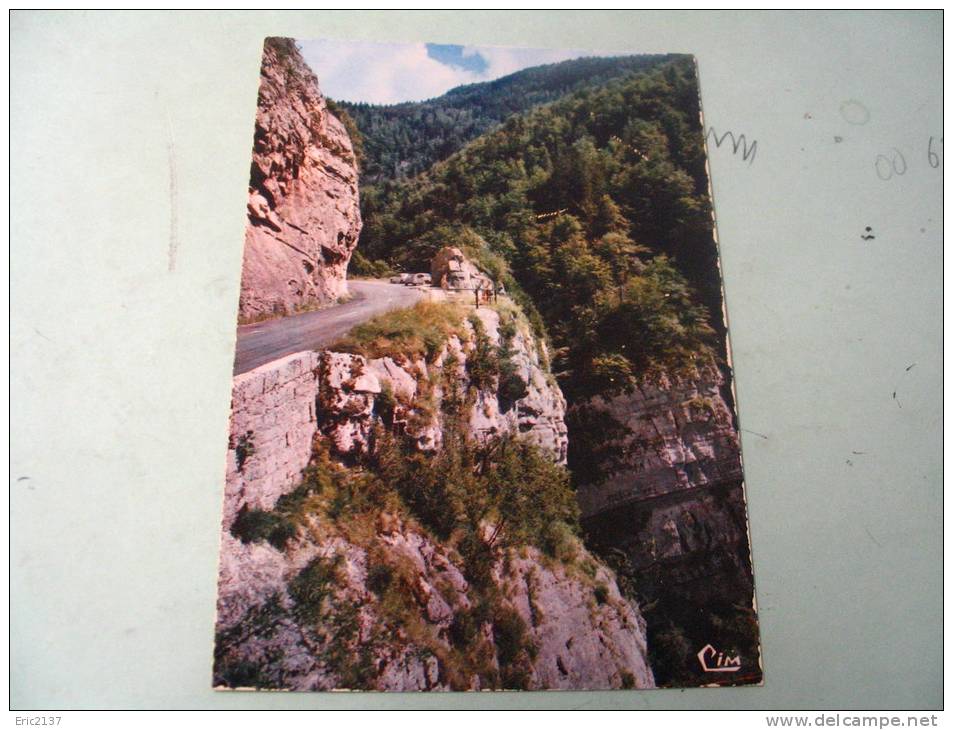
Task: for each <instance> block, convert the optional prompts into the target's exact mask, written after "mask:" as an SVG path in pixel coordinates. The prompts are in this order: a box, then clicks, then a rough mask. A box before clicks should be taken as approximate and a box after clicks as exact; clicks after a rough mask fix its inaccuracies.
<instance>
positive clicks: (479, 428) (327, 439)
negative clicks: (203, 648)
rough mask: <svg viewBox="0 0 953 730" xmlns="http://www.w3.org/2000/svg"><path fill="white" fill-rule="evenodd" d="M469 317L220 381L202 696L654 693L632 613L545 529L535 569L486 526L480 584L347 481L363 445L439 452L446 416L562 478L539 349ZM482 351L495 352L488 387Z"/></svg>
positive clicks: (486, 320)
mask: <svg viewBox="0 0 953 730" xmlns="http://www.w3.org/2000/svg"><path fill="white" fill-rule="evenodd" d="M447 306H450V307H454V306H455V305H447ZM457 310H458V311H462V312H466V310H463V309H462V308H457ZM457 310H455V311H457ZM469 312H470V316H469V317H467V316H463V315H461V320H460V322H459V323H458V324H459V326H458V327H456V328H455V329H454V330H453V332H452V333H448V334H447V336H446V338H445V340H444V341H443V342H442V343H441V344H440V345H439V346H438V347H436V349H434V350H432V351H431V352H429V353H426V354H422V353H419V352H408V353H401V352H396V351H393V349H392V348H391V349H390V350H389V352H388V354H386V355H383V356H376V357H375V356H371V355H372V354H374V353H367V352H365V353H361V352H357V351H355V350H356V349H358V348H355V347H353V346H352V347H351V348H348V349H350V350H352V351H350V352H336V351H328V352H323V353H300V354H298V355H295V356H291V357H289V358H285V359H284V360H281V361H278V362H276V363H272V364H270V365H267V366H264V367H262V368H258V369H257V370H254V371H252V372H250V373H247V374H245V375H242V376H238V377H236V378H235V383H234V388H233V416H232V425H231V435H230V444H229V446H230V449H229V465H228V478H227V482H228V484H227V488H226V508H225V519H224V521H223V525H222V527H223V530H222V558H221V564H220V575H219V612H218V624H217V637H216V665H215V666H216V668H215V681H216V684H218V685H222V686H232V687H261V688H269V687H271V688H290V689H312V690H314V689H332V688H342V687H348V688H355V689H379V690H441V689H443V690H446V689H457V690H459V689H488V688H500V687H510V688H514V687H522V688H612V687H616V688H619V687H651V686H654V680H653V676H652V672H651V669H650V668H649V664H648V659H647V647H646V639H645V622H644V621H643V619H642V617H641V615H640V613H639V610H638V607H637V605H636V604H635V603H634V602H633V601H632V600H631V599H628V598H625V597H623V596H622V595H621V593H620V592H619V589H618V587H617V585H616V582H615V576H614V575H613V574H612V572H611V571H610V570H609V569H608V568H607V567H606V566H605V565H604V564H602V563H601V562H599V561H598V560H596V559H595V558H593V557H592V556H591V555H590V554H589V553H588V552H587V551H586V549H585V548H584V547H583V546H582V544H581V542H580V541H579V540H578V538H576V537H574V536H573V535H572V534H571V533H569V532H567V531H563V532H560V531H558V530H557V531H556V532H555V533H554V535H555V537H554V538H553V540H551V541H550V542H549V543H547V545H548V547H549V551H548V552H544V551H543V550H541V549H539V548H537V547H533V546H531V545H528V544H525V545H522V546H520V545H517V544H513V543H507V544H505V545H504V544H503V543H502V542H500V543H498V544H497V543H495V542H494V540H495V536H496V535H495V533H496V532H497V531H498V529H499V525H497V527H495V528H494V526H493V525H491V524H486V525H485V526H483V527H481V530H483V535H482V540H483V543H484V544H485V545H486V548H485V550H484V551H483V552H482V553H480V554H481V555H485V556H486V557H485V560H486V566H485V567H486V570H485V571H484V572H482V573H481V572H480V571H476V570H475V569H474V564H473V562H472V561H471V560H469V559H468V558H467V557H466V556H465V551H466V550H467V549H468V547H467V545H466V544H465V541H464V543H460V541H459V539H457V538H455V537H454V536H453V535H450V536H441V535H439V534H435V530H434V529H432V528H430V529H428V528H427V527H426V526H425V525H424V524H422V523H421V521H420V520H418V519H417V518H416V517H415V516H414V515H413V514H410V513H408V511H407V510H406V509H404V508H403V507H402V506H401V504H399V503H398V502H395V501H394V497H393V496H392V495H391V493H390V492H388V491H387V490H386V489H383V491H382V489H381V487H380V486H379V485H378V486H375V483H374V482H373V479H372V478H371V475H370V474H369V473H368V472H367V471H366V467H364V466H362V464H363V463H364V462H363V461H362V459H364V458H365V457H367V455H368V454H371V453H373V452H374V451H375V449H377V448H379V446H378V445H377V444H376V443H375V441H376V440H377V439H380V438H382V433H389V434H397V435H400V436H401V437H402V438H404V440H405V442H406V443H408V444H410V445H411V449H412V450H416V451H417V452H418V453H420V454H421V455H422V456H424V457H426V456H427V455H428V454H439V453H441V450H442V449H445V448H447V447H446V445H445V443H444V440H445V438H446V435H445V434H446V433H447V428H448V423H447V419H448V418H450V417H451V416H450V414H454V413H455V414H456V418H457V419H458V420H457V421H456V422H457V423H459V424H462V426H463V428H464V429H465V431H466V434H467V438H468V439H472V440H473V441H474V442H475V443H480V442H483V443H489V442H491V441H492V440H493V439H494V438H498V437H501V436H514V437H517V438H518V439H520V440H521V441H522V442H528V443H532V444H534V445H536V446H537V447H538V448H539V449H540V450H541V452H542V453H545V454H547V455H548V457H547V458H548V459H550V460H551V463H556V464H558V463H562V462H564V461H565V458H566V449H567V438H566V427H565V423H564V419H563V416H564V412H565V401H564V400H563V397H562V394H561V392H560V391H559V388H558V387H557V386H556V385H555V382H554V381H553V379H552V377H551V376H550V375H549V374H548V372H547V371H546V367H545V356H544V353H543V352H542V350H541V345H540V344H538V343H537V341H536V339H535V338H534V337H533V335H532V333H531V332H530V331H529V329H528V327H526V326H525V324H524V323H521V322H519V321H518V320H515V319H514V318H512V314H511V313H508V312H506V311H504V312H502V313H501V312H500V311H497V310H494V309H490V308H486V307H484V308H481V309H479V310H469ZM501 319H502V321H501ZM351 344H352V345H353V343H351ZM411 349H413V348H411ZM488 352H496V353H501V354H502V357H500V358H498V359H497V360H496V361H495V369H494V370H493V374H492V375H491V376H488V375H487V372H486V371H485V370H481V367H482V365H485V363H482V359H484V358H487V357H488ZM501 362H502V365H501ZM481 363H482V365H481ZM507 378H509V379H510V380H509V385H508V386H506V387H504V386H503V385H502V384H503V383H504V381H505V380H506V379H507ZM520 384H522V385H520ZM507 388H508V389H507ZM312 449H313V450H312ZM309 459H310V463H309ZM306 464H307V467H306V468H305V469H304V472H302V468H303V467H305V466H306ZM553 468H558V467H553ZM420 488H421V489H423V488H426V485H423V484H422V485H421V486H420ZM388 495H390V496H388ZM362 500H364V504H365V506H364V507H363V508H362V510H363V511H360V512H353V506H354V505H355V504H357V503H360V502H362ZM440 509H442V510H450V509H451V506H450V505H445V506H443V507H440ZM491 533H492V537H491ZM467 554H469V553H467Z"/></svg>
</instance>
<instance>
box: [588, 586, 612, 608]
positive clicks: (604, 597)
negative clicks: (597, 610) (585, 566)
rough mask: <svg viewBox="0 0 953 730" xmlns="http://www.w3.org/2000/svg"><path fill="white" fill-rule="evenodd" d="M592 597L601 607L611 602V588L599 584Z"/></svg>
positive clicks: (593, 590)
mask: <svg viewBox="0 0 953 730" xmlns="http://www.w3.org/2000/svg"><path fill="white" fill-rule="evenodd" d="M592 595H593V597H594V598H595V599H596V603H597V604H599V605H600V606H602V605H605V603H606V602H607V601H608V600H609V586H607V585H606V584H605V583H599V584H598V585H597V586H596V587H595V588H593V589H592Z"/></svg>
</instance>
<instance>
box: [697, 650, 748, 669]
mask: <svg viewBox="0 0 953 730" xmlns="http://www.w3.org/2000/svg"><path fill="white" fill-rule="evenodd" d="M698 661H699V663H700V664H701V665H702V669H704V670H705V671H706V672H737V671H738V670H739V669H741V657H740V656H738V655H737V654H726V653H724V652H722V651H718V650H717V649H715V647H713V646H712V645H711V644H706V645H705V646H704V647H703V648H702V650H701V651H700V652H698Z"/></svg>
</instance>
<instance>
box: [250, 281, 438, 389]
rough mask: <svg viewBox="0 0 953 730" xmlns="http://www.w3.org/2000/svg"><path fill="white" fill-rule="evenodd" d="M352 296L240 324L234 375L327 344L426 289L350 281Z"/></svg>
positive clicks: (410, 302)
mask: <svg viewBox="0 0 953 730" xmlns="http://www.w3.org/2000/svg"><path fill="white" fill-rule="evenodd" d="M348 288H349V289H350V292H351V295H352V297H353V298H352V299H351V300H350V301H348V302H347V303H345V304H338V305H336V306H333V307H328V308H327V309H319V310H318V311H316V312H305V313H303V314H296V315H293V316H291V317H281V318H279V319H269V320H267V321H265V322H259V323H258V324H246V325H242V326H240V327H239V328H238V342H237V344H236V345H235V364H234V366H233V368H232V374H233V375H239V374H241V373H247V372H248V371H249V370H254V369H255V368H257V367H259V366H261V365H264V364H265V363H269V362H271V361H272V360H277V359H278V358H279V357H284V356H285V355H290V354H291V353H293V352H301V351H302V350H317V349H319V348H321V347H326V346H328V345H330V344H331V343H332V342H334V341H335V340H337V339H338V338H340V337H341V335H343V334H345V333H346V332H347V331H348V330H350V329H351V328H352V327H354V326H355V325H358V324H360V323H361V322H364V321H365V320H368V319H370V318H371V317H373V316H374V315H376V314H381V313H382V312H386V311H388V310H390V309H400V308H402V307H409V306H412V305H413V304H414V303H415V302H418V301H420V299H421V298H422V293H421V291H420V290H419V289H417V288H416V287H409V286H403V285H401V284H389V283H388V282H386V281H377V280H364V281H353V280H352V281H348Z"/></svg>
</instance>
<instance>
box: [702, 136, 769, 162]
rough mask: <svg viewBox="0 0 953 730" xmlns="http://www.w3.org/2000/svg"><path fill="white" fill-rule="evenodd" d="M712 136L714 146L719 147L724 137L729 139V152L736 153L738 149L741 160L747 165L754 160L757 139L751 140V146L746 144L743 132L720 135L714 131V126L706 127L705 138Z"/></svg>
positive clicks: (756, 152)
mask: <svg viewBox="0 0 953 730" xmlns="http://www.w3.org/2000/svg"><path fill="white" fill-rule="evenodd" d="M708 137H711V138H712V141H713V142H714V143H715V147H719V148H720V147H721V145H722V144H723V143H724V141H725V140H726V139H730V140H731V148H732V149H731V153H732V154H734V155H737V154H738V150H739V149H740V150H741V159H742V161H743V162H745V161H746V162H747V163H748V164H749V165H750V164H751V163H752V162H754V158H755V155H757V154H758V141H757V140H752V142H751V146H750V147H749V146H748V140H747V139H745V136H744V135H743V134H739V135H738V136H737V137H735V134H734V132H730V131H729V132H725V133H724V134H723V135H721V136H720V137H719V136H718V132H716V131H715V128H714V127H709V128H708V133H707V134H706V135H705V138H706V139H707V138H708ZM749 157H750V159H748V158H749Z"/></svg>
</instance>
